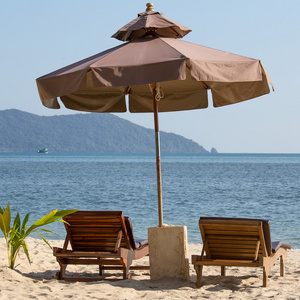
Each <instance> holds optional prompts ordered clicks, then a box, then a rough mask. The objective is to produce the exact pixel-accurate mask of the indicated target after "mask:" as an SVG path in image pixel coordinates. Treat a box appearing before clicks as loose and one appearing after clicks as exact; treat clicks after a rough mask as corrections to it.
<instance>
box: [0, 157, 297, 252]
mask: <svg viewBox="0 0 300 300" xmlns="http://www.w3.org/2000/svg"><path fill="white" fill-rule="evenodd" d="M161 160H162V186H163V207H164V223H166V224H170V225H186V226H187V229H188V242H189V243H200V242H201V238H200V233H199V229H198V220H199V217H200V216H222V217H248V218H265V219H269V220H270V221H271V231H272V239H273V240H284V241H287V242H289V243H291V244H292V246H293V247H294V248H300V225H299V222H300V221H299V213H300V154H217V155H216V154H215V155H212V154H197V155H162V158H161ZM7 201H9V202H10V205H11V209H12V211H13V213H12V215H13V216H14V215H15V214H16V211H17V210H18V211H19V213H20V214H21V217H24V216H25V214H26V213H28V212H31V217H30V222H29V223H30V224H31V223H32V222H34V221H36V220H37V219H38V218H40V217H42V216H43V215H44V214H46V213H48V212H50V211H51V210H53V209H56V208H58V209H71V208H76V209H82V210H123V212H124V214H125V215H129V216H130V217H131V219H132V222H133V227H134V232H135V235H136V236H137V237H146V236H147V228H148V227H155V226H157V225H158V213H157V190H156V167H155V155H153V154H149V155H130V154H126V155H120V154H113V155H108V154H58V153H48V154H37V153H0V204H1V205H2V206H5V205H6V204H7ZM48 229H50V230H53V231H55V232H56V233H57V235H56V236H52V235H51V236H49V235H48V236H47V237H49V238H52V239H64V237H65V232H64V227H63V224H62V223H57V224H51V225H49V226H48Z"/></svg>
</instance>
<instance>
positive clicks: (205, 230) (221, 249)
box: [199, 217, 272, 260]
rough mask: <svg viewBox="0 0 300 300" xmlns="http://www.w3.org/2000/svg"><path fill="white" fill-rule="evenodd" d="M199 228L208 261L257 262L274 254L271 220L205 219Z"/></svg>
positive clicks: (201, 220) (201, 219) (200, 221)
mask: <svg viewBox="0 0 300 300" xmlns="http://www.w3.org/2000/svg"><path fill="white" fill-rule="evenodd" d="M199 227H200V231H201V236H202V240H203V244H204V250H205V252H206V256H207V257H208V258H211V259H235V260H257V259H258V256H259V255H261V256H268V255H271V253H272V249H271V248H272V247H271V235H270V225H269V221H267V220H261V219H242V218H209V217H201V218H200V220H199Z"/></svg>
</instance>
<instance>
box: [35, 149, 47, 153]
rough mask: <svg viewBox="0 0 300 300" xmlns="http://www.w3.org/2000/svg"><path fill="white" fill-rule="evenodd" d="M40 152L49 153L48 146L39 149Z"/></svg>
mask: <svg viewBox="0 0 300 300" xmlns="http://www.w3.org/2000/svg"><path fill="white" fill-rule="evenodd" d="M37 152H38V153H48V148H42V149H39V150H38V151H37Z"/></svg>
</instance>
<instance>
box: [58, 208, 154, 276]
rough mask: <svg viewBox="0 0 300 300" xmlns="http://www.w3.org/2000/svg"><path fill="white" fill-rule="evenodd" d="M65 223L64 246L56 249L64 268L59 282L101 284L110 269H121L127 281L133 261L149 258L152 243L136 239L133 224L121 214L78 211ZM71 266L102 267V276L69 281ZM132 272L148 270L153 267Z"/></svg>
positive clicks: (66, 218)
mask: <svg viewBox="0 0 300 300" xmlns="http://www.w3.org/2000/svg"><path fill="white" fill-rule="evenodd" d="M63 219H64V220H65V221H66V222H67V223H68V224H65V228H66V231H67V236H66V240H65V243H64V246H63V248H57V247H56V248H53V255H54V256H55V257H56V259H57V261H58V263H59V265H60V271H59V272H58V273H57V275H56V279H62V280H66V281H98V280H103V279H104V278H103V276H102V275H103V271H104V270H106V269H110V270H111V269H112V270H114V269H116V270H117V269H121V270H123V279H127V278H129V277H130V275H129V269H130V266H131V263H132V261H133V260H135V259H139V258H142V257H144V256H146V255H148V254H149V249H148V241H147V240H135V239H134V236H133V232H132V226H131V221H130V219H129V218H128V217H124V216H123V213H122V212H121V211H78V212H75V213H73V214H70V215H68V216H66V217H64V218H63ZM70 248H71V249H70ZM68 265H98V266H99V275H100V276H97V277H88V278H87V277H85V278H83V277H79V278H78V277H77V278H74V277H66V275H65V271H66V267H67V266H68ZM131 269H138V270H146V269H149V266H135V267H131Z"/></svg>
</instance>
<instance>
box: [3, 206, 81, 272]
mask: <svg viewBox="0 0 300 300" xmlns="http://www.w3.org/2000/svg"><path fill="white" fill-rule="evenodd" d="M76 211H77V210H76V209H71V210H60V211H58V210H57V209H55V210H53V211H51V212H50V213H49V214H47V215H46V216H44V217H42V218H41V219H39V220H38V221H36V222H35V223H33V224H32V225H31V226H30V227H29V228H28V229H27V225H28V220H29V215H30V213H28V214H27V215H26V216H25V218H24V220H23V222H22V224H21V220H20V215H19V213H18V212H17V215H16V217H15V219H14V222H13V226H12V227H11V214H10V207H9V203H8V204H7V206H6V208H1V207H0V229H1V231H2V232H3V235H4V238H5V241H6V248H7V257H8V266H9V268H11V269H13V268H14V266H15V262H16V258H17V254H18V252H19V250H20V248H21V247H22V248H23V249H24V252H25V254H26V257H27V259H28V261H29V263H30V257H29V253H28V248H27V245H26V241H25V239H26V237H27V236H28V235H29V234H30V233H33V232H36V233H37V234H39V235H40V237H41V238H42V239H43V240H44V242H45V243H46V244H47V245H48V246H49V247H50V248H51V246H50V244H49V243H48V241H47V240H46V239H45V238H44V237H43V236H42V234H41V233H40V232H39V230H37V228H40V227H42V226H45V225H47V224H50V223H54V222H58V221H61V222H65V221H64V220H62V219H61V218H62V217H64V216H66V215H69V214H71V213H74V212H76ZM40 230H43V231H45V232H49V233H53V232H52V231H50V230H47V229H44V228H40ZM53 234H54V233H53Z"/></svg>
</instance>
